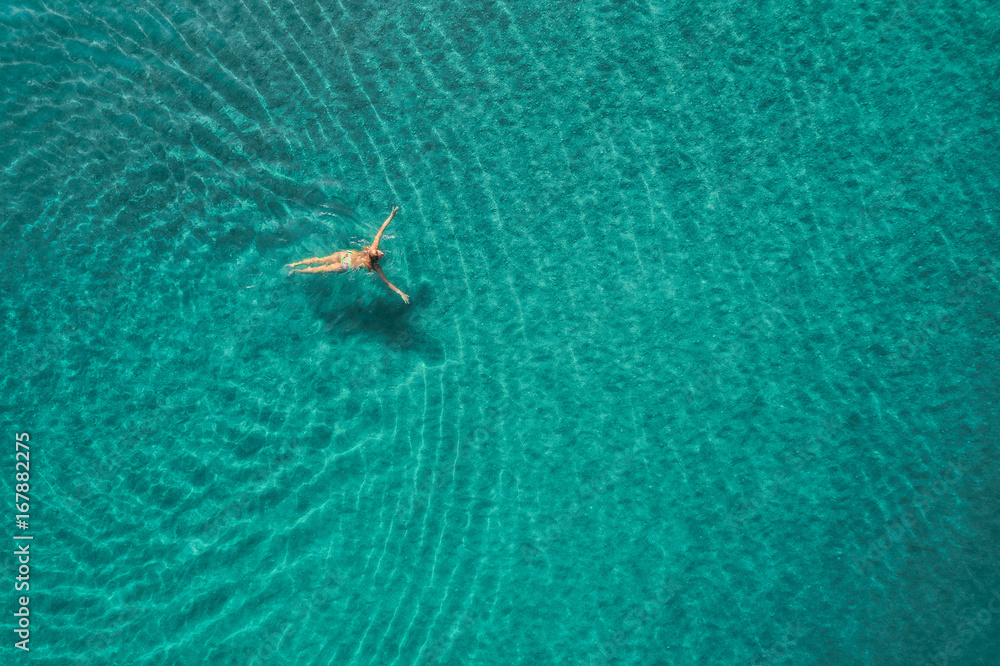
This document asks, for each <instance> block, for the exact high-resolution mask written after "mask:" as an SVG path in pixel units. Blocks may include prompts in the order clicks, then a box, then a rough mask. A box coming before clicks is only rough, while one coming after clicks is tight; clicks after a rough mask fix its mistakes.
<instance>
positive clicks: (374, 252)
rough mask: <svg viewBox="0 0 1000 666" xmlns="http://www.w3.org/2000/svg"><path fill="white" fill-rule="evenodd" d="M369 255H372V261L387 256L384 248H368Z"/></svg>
mask: <svg viewBox="0 0 1000 666" xmlns="http://www.w3.org/2000/svg"><path fill="white" fill-rule="evenodd" d="M368 256H369V257H371V260H372V261H378V260H379V259H381V258H382V257H384V256H385V252H383V251H382V250H368Z"/></svg>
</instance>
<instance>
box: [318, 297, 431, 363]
mask: <svg viewBox="0 0 1000 666" xmlns="http://www.w3.org/2000/svg"><path fill="white" fill-rule="evenodd" d="M378 286H379V287H383V288H384V285H383V284H382V283H381V282H378ZM429 291H430V290H429V289H428V288H427V287H426V286H423V285H422V286H420V287H419V288H418V289H417V290H416V293H414V294H411V298H410V304H409V305H407V304H405V303H403V301H402V300H401V299H400V298H399V297H398V296H396V294H393V293H392V292H388V291H387V292H386V293H385V294H381V293H379V294H373V293H372V292H371V290H368V289H365V290H364V292H365V293H362V294H357V286H356V285H351V286H350V287H347V286H346V285H345V286H344V287H343V288H337V287H331V286H329V285H316V288H315V289H311V290H310V292H314V293H313V298H312V301H311V302H312V307H313V310H314V312H315V313H316V316H317V317H319V318H320V320H321V321H322V322H323V330H324V331H326V332H327V333H329V334H332V335H335V336H336V337H340V338H344V337H347V336H362V337H364V338H366V339H374V340H377V341H379V342H380V343H381V344H382V345H383V346H384V347H385V348H386V349H387V350H397V351H412V352H415V353H416V354H417V355H418V356H420V357H421V358H422V359H424V360H425V361H434V360H443V358H444V349H443V347H442V345H441V343H440V342H438V341H437V340H435V339H434V338H432V337H430V336H428V335H427V334H426V333H425V332H424V331H423V329H422V328H420V326H418V325H417V321H418V320H419V318H420V313H419V311H418V310H416V309H415V308H416V307H419V303H420V302H421V301H426V300H428V299H429V298H430V294H429ZM352 296H353V297H354V298H353V299H352V300H348V298H351V297H352Z"/></svg>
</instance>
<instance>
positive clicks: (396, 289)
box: [375, 220, 410, 305]
mask: <svg viewBox="0 0 1000 666" xmlns="http://www.w3.org/2000/svg"><path fill="white" fill-rule="evenodd" d="M386 223H388V220H386ZM375 272H376V273H378V276H379V277H380V278H382V282H385V284H386V286H388V287H389V289H392V290H393V291H394V292H396V293H397V294H399V295H400V296H402V297H403V302H404V303H406V304H407V305H409V303H410V297H409V296H407V295H406V294H404V293H403V292H401V291H400V290H399V287H397V286H396V285H394V284H393V283H391V282H389V281H388V280H386V279H385V273H383V272H382V267H381V266H379V265H378V264H375Z"/></svg>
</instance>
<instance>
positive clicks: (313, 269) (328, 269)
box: [290, 264, 347, 273]
mask: <svg viewBox="0 0 1000 666" xmlns="http://www.w3.org/2000/svg"><path fill="white" fill-rule="evenodd" d="M290 272H291V273H346V272H347V269H346V268H344V266H343V265H342V264H324V265H323V266H310V267H309V268H296V269H295V270H294V271H290Z"/></svg>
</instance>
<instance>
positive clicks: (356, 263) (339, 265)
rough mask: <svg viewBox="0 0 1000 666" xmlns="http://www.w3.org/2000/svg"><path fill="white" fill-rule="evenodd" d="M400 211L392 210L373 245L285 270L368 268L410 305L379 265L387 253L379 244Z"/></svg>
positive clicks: (297, 271) (287, 265)
mask: <svg viewBox="0 0 1000 666" xmlns="http://www.w3.org/2000/svg"><path fill="white" fill-rule="evenodd" d="M398 210H399V206H395V207H394V208H393V209H392V212H391V213H389V217H387V218H386V220H385V222H383V223H382V228H381V229H379V230H378V233H377V234H375V240H373V241H372V244H371V245H366V246H365V248H364V249H362V250H341V251H340V252H334V253H333V254H331V255H330V256H329V257H313V258H312V259H303V260H302V261H296V262H295V263H294V264H285V268H291V267H292V266H301V265H302V264H319V265H318V266H310V267H309V268H299V269H296V270H294V271H292V273H346V272H347V271H349V270H354V269H358V268H367V269H368V270H369V271H375V272H376V273H378V276H379V277H380V278H382V282H385V283H386V285H388V287H389V289H392V290H393V291H394V292H396V293H397V294H399V295H400V296H402V297H403V302H404V303H409V302H410V297H409V296H407V295H406V294H404V293H403V292H401V291H400V290H399V288H398V287H396V285H394V284H393V283H391V282H389V281H388V280H387V279H385V273H383V272H382V267H381V266H379V265H378V262H379V259H381V258H382V257H384V256H385V252H380V251H379V249H378V243H379V241H380V240H382V232H383V231H385V228H386V227H387V226H389V223H390V222H392V218H393V217H395V216H396V212H397V211H398Z"/></svg>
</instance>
